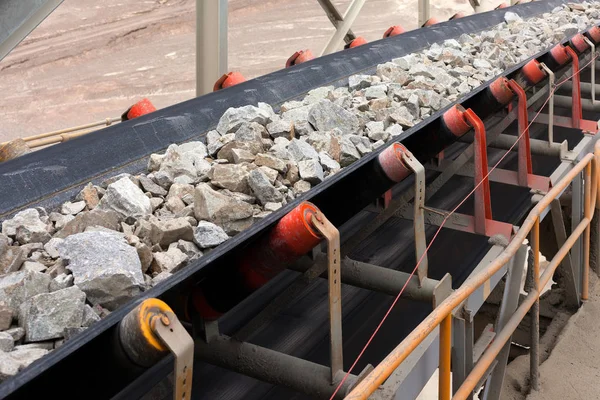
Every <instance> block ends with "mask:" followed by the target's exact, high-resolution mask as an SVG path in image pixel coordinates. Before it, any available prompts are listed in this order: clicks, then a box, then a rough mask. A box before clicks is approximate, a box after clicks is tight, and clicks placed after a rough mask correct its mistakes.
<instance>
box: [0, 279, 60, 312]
mask: <svg viewBox="0 0 600 400" xmlns="http://www.w3.org/2000/svg"><path fill="white" fill-rule="evenodd" d="M50 281H51V278H50V276H48V275H47V274H42V273H39V272H32V271H17V272H11V273H10V274H6V275H3V276H1V277H0V302H3V303H4V304H6V305H7V306H8V307H10V308H11V309H12V310H13V311H16V310H17V309H18V308H19V306H20V305H21V304H23V303H24V302H25V301H26V300H28V299H30V298H31V297H33V296H36V295H38V294H41V293H48V290H49V287H50Z"/></svg>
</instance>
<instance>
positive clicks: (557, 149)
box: [459, 134, 567, 157]
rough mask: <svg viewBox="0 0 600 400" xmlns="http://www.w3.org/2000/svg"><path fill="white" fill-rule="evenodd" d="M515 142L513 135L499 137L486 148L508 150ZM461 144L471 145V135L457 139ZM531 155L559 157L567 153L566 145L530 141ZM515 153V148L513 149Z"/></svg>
mask: <svg viewBox="0 0 600 400" xmlns="http://www.w3.org/2000/svg"><path fill="white" fill-rule="evenodd" d="M516 140H517V137H516V136H513V135H505V134H502V135H499V136H498V137H497V138H496V139H495V140H494V141H492V142H491V143H490V144H488V147H493V148H496V149H502V150H508V149H510V148H511V147H512V146H513V145H514V144H515V141H516ZM459 141H460V142H463V143H473V135H470V134H467V135H465V136H463V137H462V138H460V139H459ZM530 146H531V154H534V155H539V156H552V157H555V156H556V157H560V155H561V154H562V153H563V152H565V151H567V147H566V143H565V142H563V143H551V144H549V143H548V142H547V141H545V140H540V139H530ZM513 150H515V151H516V146H515V147H514V148H513Z"/></svg>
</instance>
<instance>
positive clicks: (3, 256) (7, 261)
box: [0, 234, 27, 274]
mask: <svg viewBox="0 0 600 400" xmlns="http://www.w3.org/2000/svg"><path fill="white" fill-rule="evenodd" d="M25 258H27V254H26V253H25V251H23V249H22V248H21V247H19V246H11V245H10V242H9V239H8V237H7V236H6V235H2V234H0V274H6V273H9V272H14V271H18V270H19V268H21V265H22V264H23V261H25Z"/></svg>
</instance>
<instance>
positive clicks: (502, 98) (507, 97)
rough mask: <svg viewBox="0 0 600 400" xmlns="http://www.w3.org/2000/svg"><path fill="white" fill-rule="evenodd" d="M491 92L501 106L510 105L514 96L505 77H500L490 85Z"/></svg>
mask: <svg viewBox="0 0 600 400" xmlns="http://www.w3.org/2000/svg"><path fill="white" fill-rule="evenodd" d="M490 92H491V93H492V96H494V98H495V99H496V100H497V101H498V103H500V104H508V103H509V102H510V101H511V100H512V98H513V96H514V93H513V91H512V90H510V87H509V85H508V80H507V79H506V78H505V77H500V78H498V79H496V80H495V81H494V82H492V83H491V84H490Z"/></svg>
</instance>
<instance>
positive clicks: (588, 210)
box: [581, 163, 593, 301]
mask: <svg viewBox="0 0 600 400" xmlns="http://www.w3.org/2000/svg"><path fill="white" fill-rule="evenodd" d="M584 177H585V181H584V185H585V189H584V194H583V217H584V218H588V219H589V220H590V221H591V220H592V207H591V200H590V197H591V194H592V184H593V183H592V164H591V163H588V165H587V166H586V167H585V174H584ZM581 279H582V280H583V283H582V288H581V300H582V301H586V300H587V299H588V298H589V282H590V226H589V225H588V226H587V227H586V228H585V232H584V234H583V272H582V276H581Z"/></svg>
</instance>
